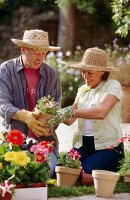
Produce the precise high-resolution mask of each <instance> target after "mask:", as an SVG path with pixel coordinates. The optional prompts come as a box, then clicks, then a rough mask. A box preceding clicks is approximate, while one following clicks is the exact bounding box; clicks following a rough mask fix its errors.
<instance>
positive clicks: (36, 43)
mask: <svg viewBox="0 0 130 200" xmlns="http://www.w3.org/2000/svg"><path fill="white" fill-rule="evenodd" d="M11 40H12V42H14V43H15V44H17V45H18V46H20V47H26V48H33V49H38V50H47V51H56V50H59V49H60V47H54V46H49V39H48V32H44V31H42V30H38V29H35V30H25V32H24V35H23V39H22V40H18V39H11Z"/></svg>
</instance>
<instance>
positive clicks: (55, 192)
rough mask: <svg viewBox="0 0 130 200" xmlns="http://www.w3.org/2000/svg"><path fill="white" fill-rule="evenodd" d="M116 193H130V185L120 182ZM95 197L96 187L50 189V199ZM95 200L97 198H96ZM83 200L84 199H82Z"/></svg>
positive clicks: (52, 187) (53, 187) (54, 187)
mask: <svg viewBox="0 0 130 200" xmlns="http://www.w3.org/2000/svg"><path fill="white" fill-rule="evenodd" d="M115 192H116V193H126V192H128V193H129V192H130V184H128V183H124V181H118V182H117V184H116V188H115ZM89 194H94V195H95V189H94V186H90V187H86V186H73V187H56V186H51V187H48V197H49V198H53V197H57V198H60V197H79V196H83V195H89ZM94 198H95V196H94ZM81 199H82V198H81ZM86 199H87V197H86Z"/></svg>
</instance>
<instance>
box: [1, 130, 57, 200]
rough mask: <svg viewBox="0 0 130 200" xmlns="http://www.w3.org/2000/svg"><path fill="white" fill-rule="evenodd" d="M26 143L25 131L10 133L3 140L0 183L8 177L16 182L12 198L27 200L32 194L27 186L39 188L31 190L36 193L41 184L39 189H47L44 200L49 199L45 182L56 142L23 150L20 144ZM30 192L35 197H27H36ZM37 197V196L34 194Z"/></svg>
mask: <svg viewBox="0 0 130 200" xmlns="http://www.w3.org/2000/svg"><path fill="white" fill-rule="evenodd" d="M24 142H25V137H24V134H23V133H22V132H21V131H18V130H11V131H10V132H8V133H7V135H6V139H5V142H3V141H2V140H1V145H0V183H1V184H2V183H4V182H5V181H6V180H9V181H10V183H11V184H13V185H15V190H14V191H15V192H14V196H13V200H17V199H19V200H24V198H26V197H27V196H28V195H29V193H28V191H27V189H31V187H36V188H33V190H32V191H33V192H34V190H37V188H39V187H40V185H41V186H42V188H40V190H41V191H40V192H42V193H44V192H45V194H44V195H43V196H44V199H47V187H46V182H47V180H48V179H49V170H50V168H49V158H50V153H51V152H52V150H53V144H52V143H50V142H46V141H42V142H40V143H38V144H35V145H33V146H32V147H31V148H30V150H22V149H21V146H22V145H23V143H24ZM21 184H22V186H21ZM37 184H38V186H37ZM18 187H20V188H21V187H23V189H17V188H18ZM0 189H1V187H0ZM26 191H27V193H28V194H26ZM37 193H38V191H37ZM35 194H36V191H35ZM30 195H32V197H31V196H28V198H29V199H31V198H33V199H34V196H35V195H33V193H32V192H31V193H30ZM40 198H41V197H40ZM35 199H38V198H36V196H35Z"/></svg>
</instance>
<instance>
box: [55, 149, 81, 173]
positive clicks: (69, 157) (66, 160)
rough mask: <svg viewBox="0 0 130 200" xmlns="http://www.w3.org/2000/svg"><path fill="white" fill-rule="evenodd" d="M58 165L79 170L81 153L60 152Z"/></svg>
mask: <svg viewBox="0 0 130 200" xmlns="http://www.w3.org/2000/svg"><path fill="white" fill-rule="evenodd" d="M58 165H60V166H63V167H69V168H75V169H78V168H80V166H81V163H80V154H79V152H77V151H75V150H74V149H71V150H70V151H69V152H67V153H66V152H60V154H59V158H58Z"/></svg>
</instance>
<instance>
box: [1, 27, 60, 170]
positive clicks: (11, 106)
mask: <svg viewBox="0 0 130 200" xmlns="http://www.w3.org/2000/svg"><path fill="white" fill-rule="evenodd" d="M12 41H13V42H14V43H15V44H16V45H18V46H19V47H20V48H21V55H20V57H18V58H14V59H12V60H8V61H6V62H4V63H2V64H1V66H0V116H1V117H2V118H3V119H4V121H3V125H4V127H6V128H7V130H8V129H18V130H20V131H22V132H23V133H24V134H26V136H28V137H30V138H33V139H35V140H37V141H41V140H53V141H54V140H55V139H54V137H56V135H54V134H53V136H54V137H53V136H52V131H51V130H50V129H45V128H44V127H43V123H41V122H40V121H38V120H37V115H36V114H34V113H33V112H32V110H33V109H34V107H35V106H36V103H37V100H38V99H39V98H41V97H43V96H48V95H51V96H52V97H54V99H55V101H56V102H60V98H61V87H60V81H59V79H58V77H57V73H56V71H55V70H54V69H53V68H52V67H51V66H50V65H48V64H47V63H45V62H44V60H45V57H46V54H47V52H48V51H56V50H59V47H54V46H49V39H48V33H47V32H44V31H42V30H37V29H36V30H26V31H25V32H24V35H23V39H22V40H19V39H12ZM47 132H48V134H47ZM56 140H57V138H56ZM52 157H53V160H52V162H51V163H52V164H50V165H51V167H52V171H51V172H53V171H54V167H55V164H54V163H56V161H57V159H56V156H55V155H52ZM53 161H54V163H53Z"/></svg>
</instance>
